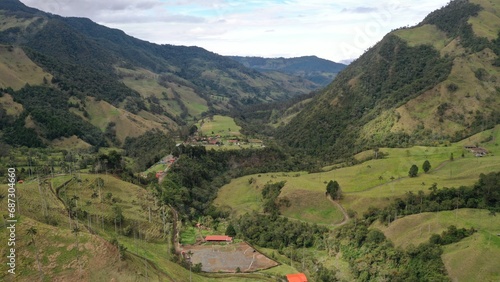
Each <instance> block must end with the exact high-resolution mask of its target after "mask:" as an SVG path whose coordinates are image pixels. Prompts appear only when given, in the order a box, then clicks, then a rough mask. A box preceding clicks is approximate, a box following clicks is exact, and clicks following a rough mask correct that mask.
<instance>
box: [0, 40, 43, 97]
mask: <svg viewBox="0 0 500 282" xmlns="http://www.w3.org/2000/svg"><path fill="white" fill-rule="evenodd" d="M44 77H45V79H46V80H47V81H48V82H49V83H50V80H51V79H52V75H50V74H49V73H47V72H44V71H43V69H42V68H40V67H39V66H37V65H36V64H35V63H34V62H33V61H31V60H30V59H29V58H28V56H26V54H25V53H24V51H23V50H22V49H21V48H17V47H15V48H12V49H11V48H10V47H9V46H5V45H0V87H1V88H7V87H12V89H14V90H18V89H21V88H22V87H24V85H26V83H29V84H30V85H40V84H43V78H44Z"/></svg>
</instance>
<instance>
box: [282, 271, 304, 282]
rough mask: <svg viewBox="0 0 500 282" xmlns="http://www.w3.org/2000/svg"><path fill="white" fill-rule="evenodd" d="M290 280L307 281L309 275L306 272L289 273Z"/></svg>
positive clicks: (294, 281) (292, 281) (289, 281)
mask: <svg viewBox="0 0 500 282" xmlns="http://www.w3.org/2000/svg"><path fill="white" fill-rule="evenodd" d="M286 279H287V280H288V282H307V277H306V275H305V274H304V273H295V274H287V275H286Z"/></svg>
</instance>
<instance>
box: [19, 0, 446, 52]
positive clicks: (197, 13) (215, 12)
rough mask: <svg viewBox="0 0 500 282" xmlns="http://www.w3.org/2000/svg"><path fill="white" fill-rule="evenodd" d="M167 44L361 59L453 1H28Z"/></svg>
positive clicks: (235, 50)
mask: <svg viewBox="0 0 500 282" xmlns="http://www.w3.org/2000/svg"><path fill="white" fill-rule="evenodd" d="M21 1H22V2H23V3H24V4H26V5H28V6H31V7H35V8H38V9H40V10H43V11H47V12H51V13H54V14H59V15H63V16H75V17H87V18H90V19H92V20H93V21H95V22H98V23H100V24H103V25H105V26H108V27H113V28H118V29H121V30H123V31H125V32H126V33H127V34H129V35H132V36H134V37H137V38H140V39H143V40H147V41H150V42H155V43H159V44H174V45H188V46H192V45H196V46H200V47H203V48H205V49H208V50H210V51H213V52H216V53H219V54H221V55H243V56H263V57H297V56H305V55H316V56H318V57H322V58H325V59H330V60H334V61H342V60H349V59H353V58H357V57H358V56H359V55H361V54H362V53H363V52H364V51H365V50H366V49H368V48H369V47H370V46H372V45H374V44H375V43H376V42H377V41H379V40H380V39H381V38H382V37H383V36H384V35H385V34H386V33H387V32H389V31H390V30H392V29H395V28H399V27H402V26H408V25H409V26H412V25H415V24H417V23H418V22H420V21H421V20H422V19H423V18H424V17H425V16H426V15H427V14H428V13H429V12H431V11H433V10H435V9H438V8H440V7H442V6H443V5H445V4H446V3H447V2H448V1H449V0H405V1H402V0H401V1H399V0H379V1H372V0H300V1H299V0H267V1H265V0H104V1H103V0H44V1H40V0H21Z"/></svg>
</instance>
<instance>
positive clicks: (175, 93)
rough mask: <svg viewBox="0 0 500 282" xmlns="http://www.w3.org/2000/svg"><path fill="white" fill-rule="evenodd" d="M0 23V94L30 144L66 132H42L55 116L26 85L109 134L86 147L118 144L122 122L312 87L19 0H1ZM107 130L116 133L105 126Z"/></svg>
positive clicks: (174, 122)
mask: <svg viewBox="0 0 500 282" xmlns="http://www.w3.org/2000/svg"><path fill="white" fill-rule="evenodd" d="M0 20H1V21H0V44H1V45H0V48H1V51H2V52H0V54H1V55H0V87H2V89H3V90H4V91H0V92H3V93H9V95H11V96H12V97H13V98H14V100H15V101H16V102H17V103H20V104H22V105H23V106H24V109H25V112H23V118H26V117H30V119H32V120H33V122H31V126H27V125H25V124H24V122H25V121H24V120H22V121H21V120H18V121H17V123H15V120H14V119H12V120H11V121H10V123H8V124H7V125H6V126H5V127H6V128H11V129H12V128H18V129H19V128H26V129H22V130H20V131H30V130H31V132H25V134H24V136H28V135H30V136H35V135H37V138H35V139H39V141H37V142H31V144H27V143H26V142H24V143H26V144H24V145H28V146H39V145H41V144H45V145H47V144H49V143H50V142H51V141H52V140H54V138H59V137H65V138H67V137H69V136H71V135H68V134H52V135H50V136H48V135H47V134H45V132H46V129H47V128H49V127H51V126H52V125H51V124H50V123H51V122H49V121H48V120H47V119H45V120H42V119H41V118H36V117H34V118H32V117H33V116H34V115H33V112H32V110H33V107H31V108H30V107H27V106H26V105H25V104H24V103H25V102H23V101H21V100H22V98H19V97H20V94H19V93H20V91H21V92H22V91H24V92H34V91H42V92H46V91H48V90H41V88H37V89H30V88H29V87H35V86H36V87H42V88H50V89H54V90H55V92H54V93H59V94H57V96H58V97H59V98H61V99H64V100H63V101H59V102H61V103H67V104H69V105H70V106H69V107H66V106H65V107H64V110H62V111H64V112H65V113H64V114H63V115H64V116H66V117H67V118H68V119H69V120H75V122H76V120H77V119H78V122H77V123H86V122H89V123H90V124H91V125H92V126H93V127H94V128H93V129H92V130H96V129H97V128H98V129H99V130H100V131H101V132H102V133H104V134H107V135H110V134H111V135H110V136H107V137H106V138H105V142H100V141H97V140H94V141H92V142H89V140H86V139H85V137H84V136H83V134H76V136H77V137H78V138H80V139H82V140H83V141H85V142H88V143H90V144H91V145H96V144H100V145H105V144H110V141H111V143H115V144H117V143H116V142H115V141H113V139H116V140H118V141H120V142H122V141H123V140H124V138H125V137H126V136H127V135H128V133H127V132H126V131H124V130H121V129H120V127H121V126H122V125H121V124H123V126H124V127H128V125H129V124H130V123H132V124H134V126H132V127H141V129H140V130H138V131H137V130H132V131H134V132H132V134H131V136H136V135H137V134H139V133H141V132H143V131H145V130H147V129H159V130H162V131H175V130H177V128H178V126H182V125H185V124H186V123H188V122H192V121H195V120H198V118H199V117H200V116H202V115H204V114H206V113H208V112H217V111H228V110H230V109H239V108H240V107H242V106H244V105H249V104H250V105H251V104H259V103H267V102H272V101H280V100H283V99H288V98H290V97H293V96H295V95H298V94H303V93H307V92H308V91H309V89H310V86H309V85H308V84H307V83H302V82H300V81H293V79H292V80H290V77H288V76H279V75H278V76H274V77H272V78H270V76H265V75H263V74H261V73H259V72H257V71H255V70H252V69H250V68H246V67H244V66H243V65H241V64H239V63H237V62H235V61H234V60H231V59H229V58H226V57H223V56H220V55H217V54H215V53H212V52H209V51H206V50H204V49H202V48H198V47H186V46H173V45H157V44H152V43H149V42H146V41H142V40H139V39H136V38H133V37H130V36H128V35H126V34H125V33H124V32H122V31H120V30H116V29H110V28H107V27H105V26H101V25H98V24H96V23H94V22H92V21H91V20H89V19H84V18H64V17H60V16H57V15H53V14H48V13H44V12H42V11H39V10H36V9H32V8H29V7H26V6H25V5H24V4H22V3H21V2H19V1H18V0H5V1H2V2H0ZM23 87H24V88H23ZM21 88H23V89H21ZM21 96H22V95H21ZM89 99H91V100H92V101H94V100H95V101H96V102H99V101H102V102H103V103H106V105H107V106H105V108H106V107H108V108H109V107H113V108H116V109H117V111H119V112H120V113H122V114H123V116H124V119H128V120H129V121H127V122H125V123H122V121H120V120H116V119H115V118H112V117H111V116H110V113H103V112H102V111H103V110H104V111H105V110H106V109H104V108H103V107H104V106H103V104H102V103H101V105H100V106H97V105H96V104H95V103H86V102H85V101H86V100H89ZM48 106H50V105H48ZM73 106H74V107H73ZM2 107H3V108H6V107H7V106H6V105H2ZM72 108H77V109H72ZM49 112H50V111H49ZM125 117H127V118H125ZM56 119H57V118H56ZM27 127H30V128H31V129H29V128H27ZM113 127H116V130H115V131H114V132H106V129H107V128H113ZM10 131H15V130H10ZM70 131H71V130H70ZM73 131H75V129H73ZM17 132H19V130H17ZM20 134H21V133H20ZM4 139H5V138H4ZM24 139H26V138H24ZM32 139H33V138H32ZM5 141H7V142H9V141H8V140H5ZM11 143H13V142H11Z"/></svg>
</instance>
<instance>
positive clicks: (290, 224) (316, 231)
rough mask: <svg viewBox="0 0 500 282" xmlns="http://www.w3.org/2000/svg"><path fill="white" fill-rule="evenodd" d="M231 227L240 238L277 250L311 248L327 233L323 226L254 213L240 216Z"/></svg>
mask: <svg viewBox="0 0 500 282" xmlns="http://www.w3.org/2000/svg"><path fill="white" fill-rule="evenodd" d="M233 225H234V226H235V229H236V232H237V234H238V235H239V236H241V237H242V238H244V239H246V240H248V241H250V242H252V243H254V244H257V245H259V246H261V247H265V248H273V249H277V250H282V249H283V248H286V247H288V246H294V247H307V248H308V247H312V246H313V245H314V243H315V241H316V240H318V241H319V240H323V239H324V236H326V234H327V233H328V229H327V228H326V227H323V226H318V225H316V224H314V225H311V224H308V223H305V222H300V221H295V220H289V219H288V218H286V217H279V216H277V215H266V214H258V213H256V212H254V213H252V214H245V215H243V216H241V217H240V218H239V219H238V220H237V221H236V223H235V224H233Z"/></svg>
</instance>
